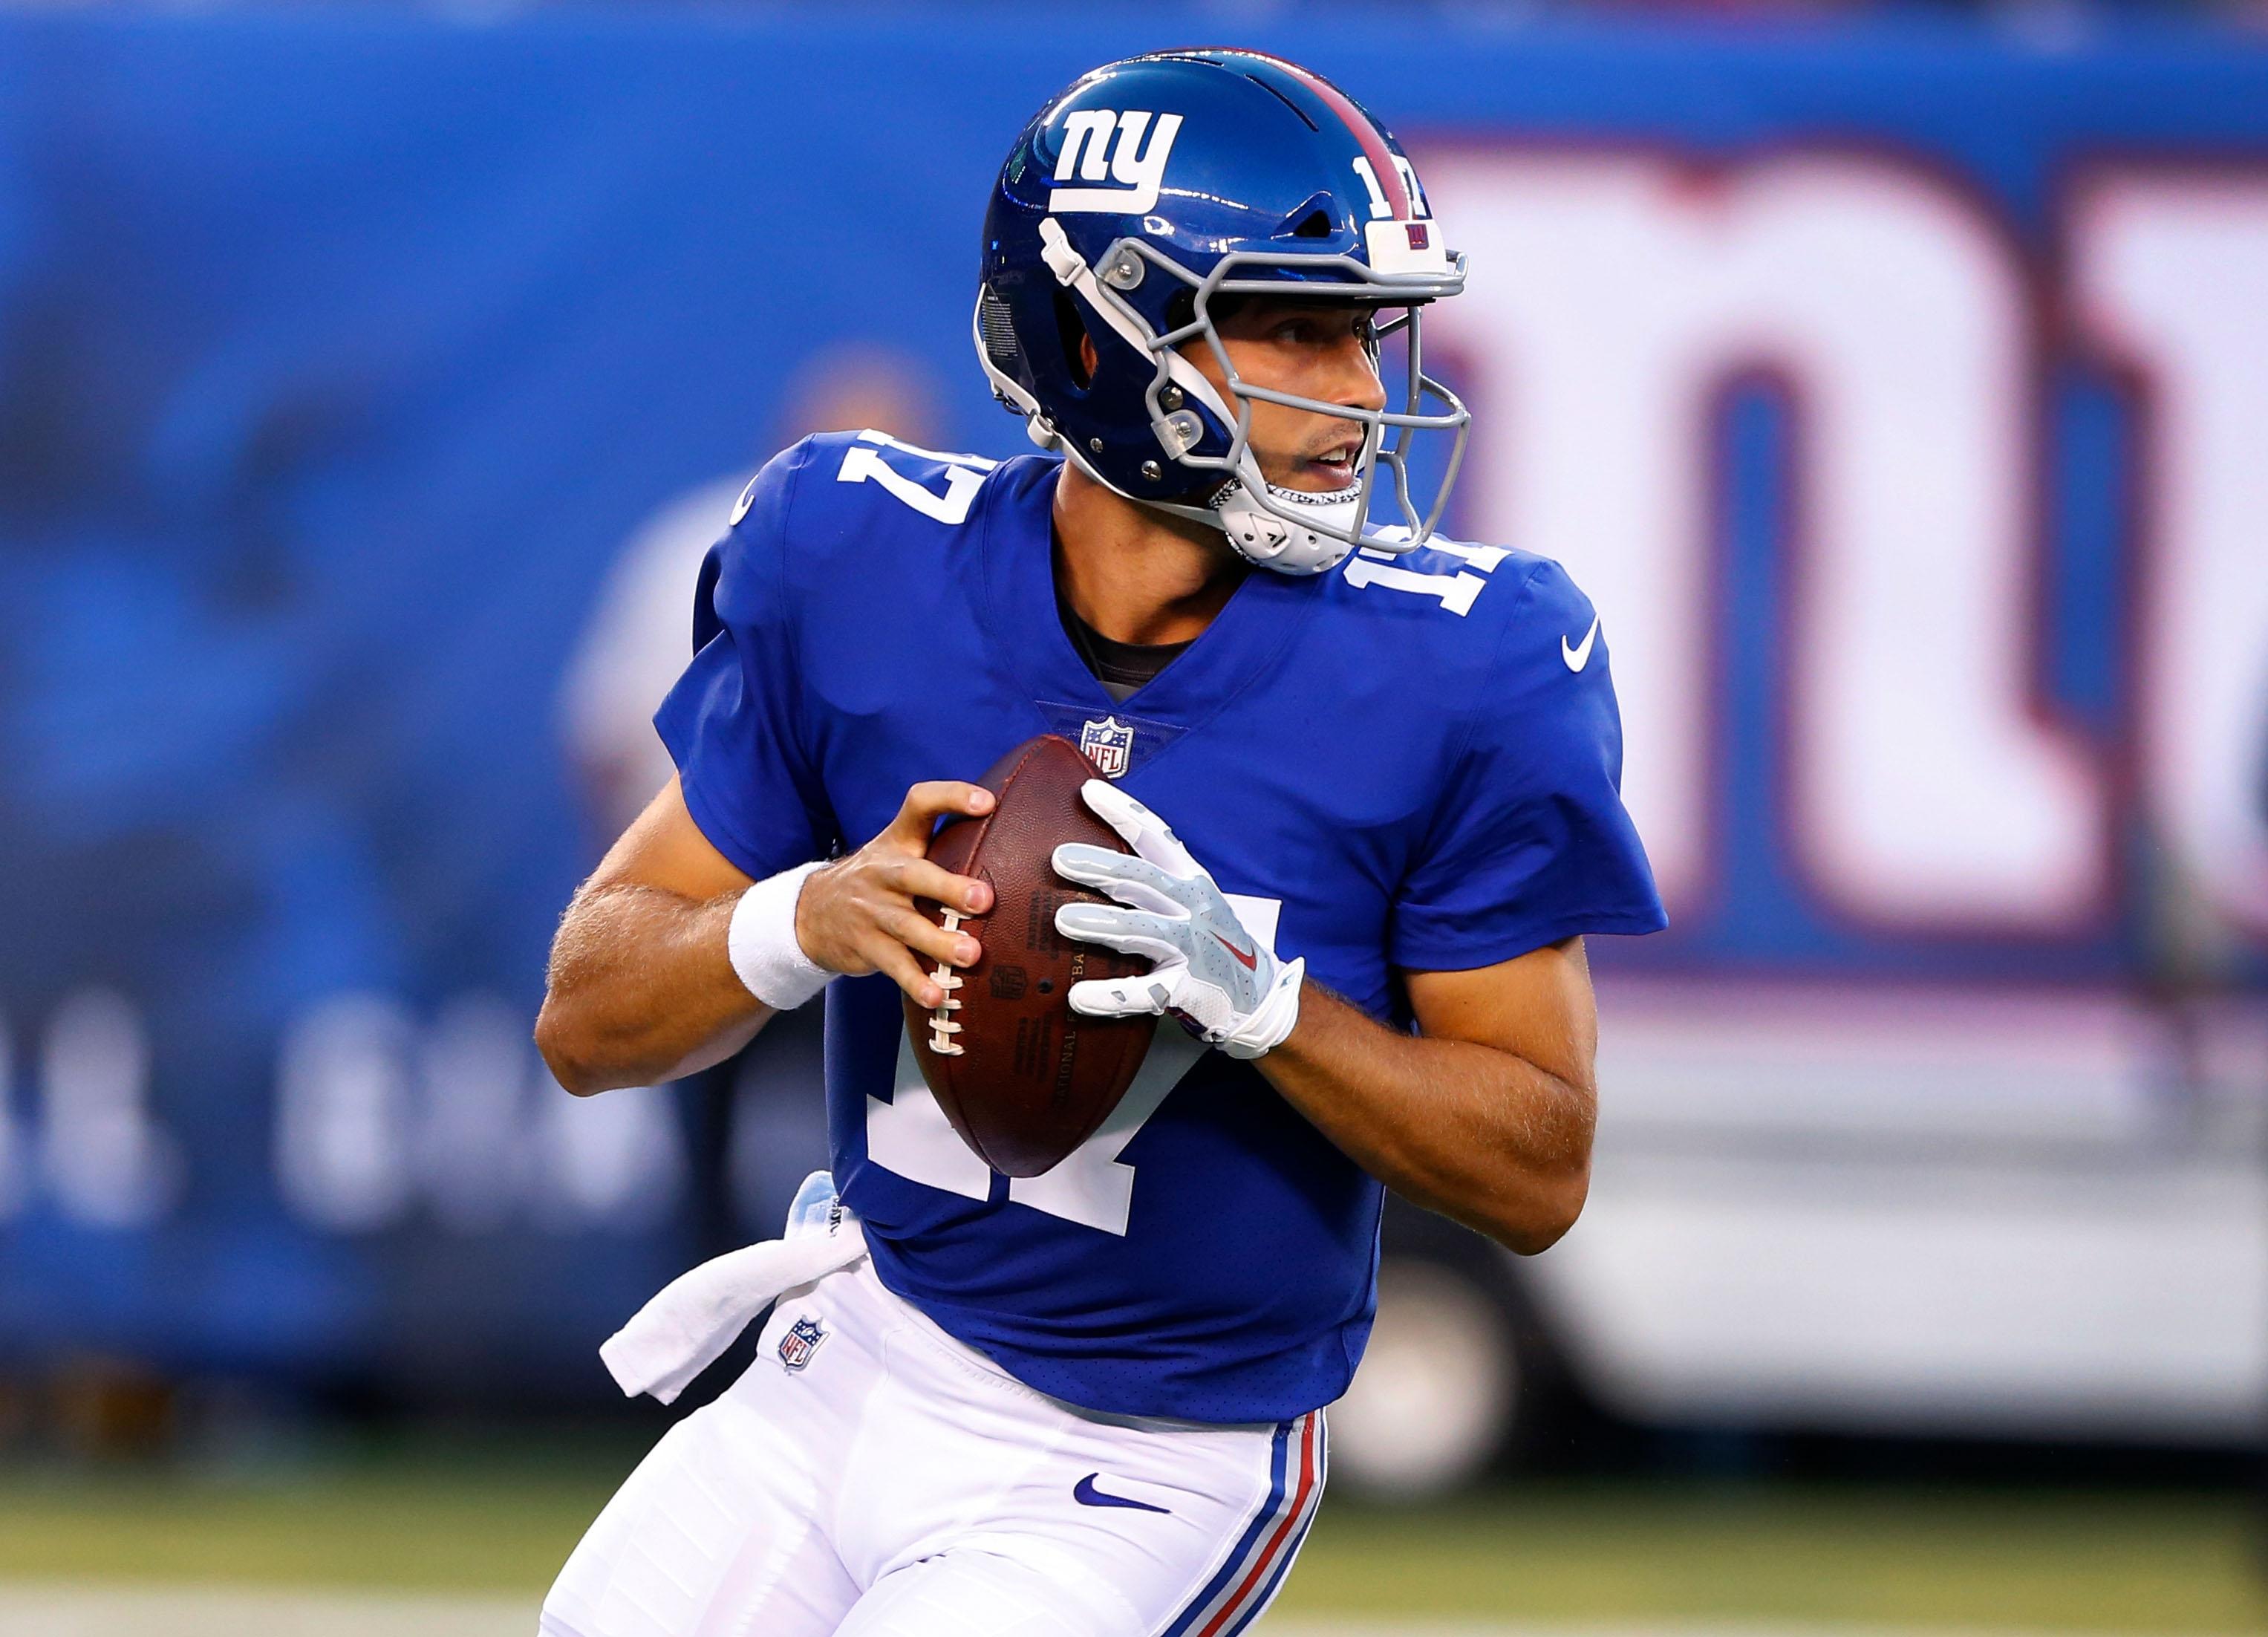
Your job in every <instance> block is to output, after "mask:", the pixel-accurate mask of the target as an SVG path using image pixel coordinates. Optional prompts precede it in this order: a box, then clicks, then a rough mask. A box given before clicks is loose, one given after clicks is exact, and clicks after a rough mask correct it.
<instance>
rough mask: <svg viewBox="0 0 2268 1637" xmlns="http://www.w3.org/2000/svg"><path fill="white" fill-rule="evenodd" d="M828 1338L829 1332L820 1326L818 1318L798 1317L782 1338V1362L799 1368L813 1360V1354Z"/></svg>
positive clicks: (790, 1366) (795, 1368)
mask: <svg viewBox="0 0 2268 1637" xmlns="http://www.w3.org/2000/svg"><path fill="white" fill-rule="evenodd" d="M826 1339H827V1332H826V1331H824V1330H822V1329H821V1328H820V1324H819V1321H818V1320H817V1319H798V1320H796V1322H795V1323H794V1324H791V1325H789V1326H788V1331H787V1334H786V1335H784V1336H783V1337H781V1338H780V1345H779V1355H780V1362H781V1363H782V1364H784V1365H786V1366H787V1368H790V1369H792V1370H799V1369H801V1368H803V1367H804V1366H805V1365H806V1364H808V1363H810V1362H811V1355H812V1354H813V1353H816V1352H818V1351H819V1344H820V1343H821V1342H822V1341H825V1340H826Z"/></svg>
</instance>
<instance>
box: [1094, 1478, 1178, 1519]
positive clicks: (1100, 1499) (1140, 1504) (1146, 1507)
mask: <svg viewBox="0 0 2268 1637" xmlns="http://www.w3.org/2000/svg"><path fill="white" fill-rule="evenodd" d="M1101 1476H1102V1474H1101V1473H1100V1472H1089V1473H1088V1474H1087V1475H1086V1477H1085V1478H1080V1479H1079V1482H1078V1483H1076V1484H1074V1485H1072V1486H1071V1499H1072V1500H1074V1501H1078V1502H1079V1505H1081V1506H1083V1507H1126V1508H1130V1509H1131V1510H1133V1511H1136V1512H1165V1513H1168V1514H1170V1513H1171V1512H1172V1511H1173V1508H1171V1507H1153V1506H1152V1505H1151V1504H1150V1503H1149V1502H1148V1501H1132V1500H1129V1499H1128V1498H1127V1497H1126V1496H1124V1495H1106V1494H1104V1493H1102V1491H1101V1490H1100V1489H1097V1488H1096V1487H1095V1486H1094V1480H1095V1479H1096V1478H1100V1477H1101Z"/></svg>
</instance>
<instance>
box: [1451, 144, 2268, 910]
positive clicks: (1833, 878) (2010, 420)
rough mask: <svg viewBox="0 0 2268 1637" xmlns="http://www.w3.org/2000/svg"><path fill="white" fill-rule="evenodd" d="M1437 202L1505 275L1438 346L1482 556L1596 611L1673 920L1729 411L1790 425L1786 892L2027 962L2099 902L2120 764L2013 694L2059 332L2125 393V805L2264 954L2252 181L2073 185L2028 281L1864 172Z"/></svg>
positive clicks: (1624, 185)
mask: <svg viewBox="0 0 2268 1637" xmlns="http://www.w3.org/2000/svg"><path fill="white" fill-rule="evenodd" d="M1426 174H1427V176H1428V177H1429V178H1430V179H1431V180H1432V188H1433V193H1434V195H1435V197H1436V198H1437V199H1438V200H1440V201H1441V202H1442V212H1443V216H1444V218H1445V219H1447V220H1448V221H1450V222H1452V223H1454V225H1455V228H1456V232H1457V235H1458V243H1459V246H1460V247H1461V248H1463V249H1466V250H1468V251H1469V252H1471V253H1472V254H1473V257H1474V261H1475V262H1476V264H1480V263H1482V262H1484V261H1485V264H1486V265H1487V266H1489V267H1491V268H1494V269H1505V271H1504V272H1503V273H1502V275H1501V276H1499V277H1491V278H1488V279H1485V280H1482V281H1478V282H1476V284H1475V285H1474V286H1473V288H1472V290H1471V291H1469V293H1468V294H1467V295H1466V296H1464V297H1463V298H1462V299H1460V300H1458V301H1457V302H1455V303H1453V304H1451V305H1449V306H1447V307H1445V308H1444V310H1443V313H1442V314H1441V319H1440V330H1441V334H1442V338H1443V340H1444V341H1445V342H1446V343H1447V346H1448V348H1449V349H1450V350H1452V351H1453V352H1454V354H1456V355H1457V356H1458V357H1459V358H1462V359H1464V360H1466V361H1468V362H1469V363H1470V364H1471V365H1475V366H1476V368H1477V369H1478V370H1479V371H1480V372H1481V379H1480V380H1476V381H1475V382H1473V383H1472V385H1473V387H1474V389H1475V390H1476V392H1480V393H1483V394H1484V395H1486V397H1487V399H1488V402H1489V403H1490V406H1491V414H1490V415H1488V416H1486V417H1480V418H1478V419H1476V425H1475V449H1474V452H1473V454H1474V458H1473V459H1472V460H1471V461H1469V463H1468V469H1469V471H1470V472H1472V474H1473V477H1472V478H1471V479H1470V481H1472V482H1473V483H1475V485H1476V490H1477V496H1476V499H1477V505H1478V511H1477V513H1476V518H1477V521H1476V532H1477V533H1479V534H1480V535H1482V536H1483V537H1484V538H1488V539H1496V540H1505V541H1510V542H1516V543H1518V544H1520V545H1521V546H1523V547H1525V548H1528V549H1533V550H1536V551H1540V552H1543V553H1544V554H1545V555H1547V556H1550V557H1557V558H1560V559H1562V560H1564V561H1565V562H1566V563H1567V564H1570V566H1571V567H1572V568H1573V570H1574V571H1575V572H1576V574H1577V576H1578V577H1579V578H1580V579H1581V580H1582V581H1583V582H1584V584H1585V585H1586V586H1587V588H1588V589H1589V590H1590V591H1591V593H1592V594H1593V595H1594V599H1595V600H1596V601H1597V602H1598V604H1599V606H1600V608H1602V610H1603V612H1604V616H1605V624H1606V629H1607V630H1608V632H1609V639H1610V641H1611V642H1612V644H1613V646H1614V663H1615V667H1616V676H1617V683H1618V686H1619V689H1620V692H1621V697H1622V700H1623V705H1624V713H1625V718H1626V721H1627V725H1628V733H1629V745H1630V754H1629V774H1628V794H1629V797H1630V800H1631V807H1632V809H1633V811H1634V813H1635V814H1636V815H1637V817H1638V822H1639V826H1640V828H1641V830H1643V831H1644V832H1645V834H1646V839H1647V844H1648V846H1649V849H1650V850H1651V852H1652V853H1653V858H1654V860H1655V863H1656V866H1657V868H1658V869H1659V871H1660V874H1661V881H1662V884H1663V888H1664V890H1665V892H1666V894H1667V895H1668V897H1669V899H1670V901H1671V905H1672V911H1673V914H1675V911H1677V909H1678V908H1679V907H1680V906H1686V905H1691V904H1692V903H1696V902H1697V900H1699V899H1701V898H1702V897H1704V896H1705V895H1706V894H1707V890H1708V888H1709V886H1710V882H1709V881H1708V879H1707V878H1708V875H1709V872H1710V869H1711V866H1712V835H1711V824H1712V813H1713V811H1714V805H1713V802H1712V768H1713V765H1714V759H1713V757H1712V734H1713V731H1714V724H1715V721H1716V720H1717V718H1718V714H1719V712H1720V710H1721V708H1722V702H1721V695H1720V689H1722V687H1723V686H1724V682H1723V678H1724V676H1725V666H1724V663H1723V660H1724V658H1725V656H1723V655H1722V654H1720V653H1717V652H1716V651H1715V649H1714V645H1715V644H1716V643H1717V642H1718V641H1719V638H1720V636H1721V632H1720V630H1719V624H1718V623H1717V622H1716V620H1715V618H1714V609H1713V605H1712V596H1713V594H1714V589H1715V587H1716V586H1717V584H1718V583H1719V579H1720V576H1719V572H1718V565H1717V564H1715V563H1714V562H1713V561H1712V551H1713V549H1714V542H1712V493H1711V490H1710V482H1709V476H1708V474H1709V473H1710V472H1711V471H1712V461H1711V458H1710V454H1711V451H1710V440H1711V439H1712V437H1713V436H1714V435H1715V431H1716V427H1715V422H1716V420H1717V413H1716V412H1717V410H1718V408H1719V401H1720V397H1721V395H1722V394H1723V393H1724V391H1725V390H1726V388H1727V386H1728V385H1729V384H1730V383H1731V382H1733V381H1734V380H1737V379H1739V378H1741V377H1742V376H1744V375H1749V376H1753V375H1757V374H1764V375H1767V376H1770V377H1771V378H1774V379H1776V380H1778V382H1779V383H1780V384H1781V385H1782V386H1783V387H1784V388H1785V391H1786V395H1787V396H1788V397H1789V399H1790V400H1791V401H1792V402H1793V406H1794V412H1795V416H1796V418H1797V421H1798V423H1799V431H1798V434H1797V445H1798V454H1797V457H1796V458H1797V463H1798V465H1799V467H1800V476H1799V479H1798V482H1797V483H1796V499H1795V501H1794V503H1793V510H1794V517H1793V527H1792V528H1791V529H1790V531H1789V534H1790V535H1791V540H1792V543H1791V546H1790V556H1791V558H1792V563H1791V569H1792V575H1791V578H1792V583H1793V587H1794V589H1793V594H1792V596H1791V599H1790V607H1791V612H1790V614H1789V616H1788V620H1787V627H1788V628H1787V630H1786V634H1785V638H1784V648H1785V652H1784V654H1783V655H1782V656H1780V657H1779V660H1778V664H1779V665H1780V666H1781V667H1784V670H1783V674H1784V675H1785V678H1786V685H1785V688H1784V690H1783V697H1784V700H1785V708H1786V712H1787V717H1786V721H1787V731H1786V743H1785V744H1784V746H1783V747H1782V749H1781V755H1782V756H1783V758H1784V763H1785V766H1786V784H1787V788H1788V790H1789V793H1790V800H1791V815H1790V818H1791V830H1792V834H1793V840H1794V844H1795V847H1796V850H1797V852H1798V855H1799V859H1800V863H1801V865H1802V866H1803V868H1804V870H1805V873H1806V874H1807V875H1808V878H1809V880H1810V883H1811V885H1812V887H1813V888H1814V889H1815V891H1817V892H1818V893H1819V894H1820V895H1821V896H1822V898H1823V900H1824V902H1825V903H1826V905H1827V907H1829V908H1830V909H1831V910H1833V911H1837V912H1838V913H1839V914H1841V915H1844V916H1847V917H1849V918H1852V919H1855V920H1859V921H1862V922H1868V923H1874V924H1878V925H1880V924H1889V925H1897V926H1901V927H1905V928H1909V929H1914V930H1928V929H1930V928H1933V927H1943V928H1945V929H1948V930H1967V929H1970V928H1977V927H1986V928H1991V929H1992V930H1996V931H2000V932H2011V933H2036V934H2044V935H2053V934H2054V933H2057V932H2058V931H2059V930H2062V929H2065V928H2067V927H2070V926H2073V925H2076V924H2079V923H2080V922H2081V921H2083V920H2084V919H2086V918H2088V917H2090V916H2091V915H2092V914H2093V913H2095V911H2099V910H2100V909H2101V908H2102V906H2104V905H2105V904H2106V903H2108V902H2109V899H2110V891H2111V879H2110V878H2111V870H2112V860H2111V854H2110V846H2109V836H2110V814H2111V811H2112V807H2113V804H2114V802H2115V801H2116V800H2117V799H2118V798H2119V797H2120V795H2121V794H2122V793H2123V792H2122V789H2121V776H2120V772H2119V766H2120V764H2121V763H2123V762H2124V761H2125V760H2127V759H2129V758H2126V757H2122V756H2119V755H2117V753H2115V752H2114V751H2113V750H2112V749H2111V748H2109V747H2105V746H2101V745H2090V744H2088V743H2086V742H2084V741H2082V740H2081V739H2080V737H2079V736H2078V735H2077V734H2076V733H2075V732H2073V730H2072V728H2071V727H2070V726H2067V725H2066V724H2065V723H2063V722H2061V721H2059V720H2058V719H2056V718H2055V717H2054V715H2053V714H2052V713H2051V712H2050V711H2049V710H2048V709H2047V708H2046V707H2045V706H2043V703H2042V697H2041V696H2042V689H2041V688H2040V685H2039V678H2040V676H2041V675H2042V674H2043V655H2042V653H2040V652H2039V641H2038V636H2037V633H2038V632H2039V631H2040V630H2041V629H2042V628H2043V622H2042V620H2041V619H2040V617H2039V604H2038V599H2039V595H2040V592H2039V580H2040V576H2039V574H2038V572H2037V567H2038V564H2037V556H2038V553H2039V552H2040V551H2041V550H2042V549H2043V539H2044V538H2045V533H2046V530H2045V520H2043V517H2042V516H2041V514H2040V505H2039V502H2038V498H2037V497H2038V496H2039V495H2040V494H2041V493H2042V492H2043V488H2044V484H2043V479H2042V473H2043V469H2044V462H2045V461H2046V458H2047V451H2046V449H2045V446H2044V437H2043V428H2042V425H2041V417H2040V415H2039V409H2040V404H2041V402H2042V399H2043V389H2042V388H2043V368H2044V365H2045V363H2046V359H2045V358H2044V356H2043V347H2042V345H2041V341H2040V338H2041V337H2042V336H2043V335H2045V336H2052V335H2053V332H2052V331H2051V329H2050V325H2051V322H2052V321H2053V320H2054V319H2056V318H2057V317H2058V314H2059V309H2060V307H2061V306H2062V305H2063V303H2064V302H2065V301H2066V300H2067V299H2074V298H2075V300H2076V305H2077V306H2078V309H2079V311H2080V315H2081V318H2082V321H2083V324H2084V332H2085V333H2084V334H2082V335H2080V336H2076V337H2063V338H2060V339H2061V340H2062V341H2063V342H2064V343H2066V344H2070V345H2073V346H2075V347H2077V348H2079V349H2080V350H2082V351H2084V350H2087V349H2095V350H2101V351H2104V352H2108V353H2109V354H2110V355H2111V358H2112V361H2114V362H2116V363H2118V364H2121V365H2124V366H2126V367H2127V368H2129V369H2131V370H2132V372H2135V373H2137V374H2138V375H2139V377H2140V380H2141V383H2142V385H2143V387H2144V389H2145V390H2144V393H2143V395H2142V397H2141V400H2140V414H2141V418H2142V426H2141V434H2140V435H2141V438H2142V440H2143V444H2144V446H2145V447H2146V448H2147V454H2148V462H2147V465H2148V473H2149V482H2150V484H2151V487H2150V490H2149V492H2148V493H2147V494H2146V495H2145V496H2144V497H2143V501H2142V505H2143V508H2144V516H2143V517H2142V519H2141V542H2140V547H2141V550H2140V557H2141V565H2140V572H2139V580H2140V581H2141V587H2142V596H2143V601H2144V607H2145V608H2146V609H2147V615H2146V617H2145V619H2144V620H2143V622H2142V623H2141V625H2140V629H2139V631H2138V633H2137V634H2138V636H2139V639H2140V642H2141V650H2140V652H2139V654H2138V655H2136V656H2135V672H2136V674H2135V675H2134V676H2133V677H2132V683H2133V687H2134V689H2135V690H2136V697H2138V698H2139V701H2140V704H2139V710H2138V711H2137V712H2134V714H2133V715H2132V717H2131V718H2130V720H2132V723H2133V724H2134V726H2133V728H2132V732H2133V733H2134V734H2135V737H2136V740H2137V741H2138V743H2139V754H2138V755H2137V756H2134V757H2132V758H2131V759H2132V760H2134V761H2135V762H2136V763H2137V772H2138V773H2139V778H2140V780H2141V782H2142V785H2143V788H2142V789H2141V791H2140V793H2139V796H2140V800H2141V801H2142V803H2143V805H2144V808H2145V810H2146V811H2147V814H2148V815H2149V817H2150V818H2151V820H2152V821H2153V823H2154V830H2155V832H2156V834H2157V837H2158V838H2159V840H2160V841H2161V844H2162V845H2163V846H2164V848H2165V849H2166V850H2167V852H2169V855H2170V860H2171V862H2172V863H2173V864H2174V866H2176V869H2177V870H2178V871H2180V872H2182V873H2183V874H2185V875H2187V876H2190V877H2193V878H2194V879H2195V880H2196V881H2198V883H2200V886H2201V889H2202V895H2203V896H2204V897H2205V900H2206V901H2207V902H2208V903H2209V904H2210V906H2211V908H2212V911H2213V912H2214V913H2215V914H2217V915H2219V916H2220V917H2222V918H2226V919H2227V920H2228V922H2229V923H2231V924H2232V925H2250V926H2252V927H2253V928H2255V929H2256V930H2257V929H2260V928H2264V927H2268V818H2264V815H2263V807H2264V806H2268V795H2264V785H2268V768H2264V757H2268V545H2264V543H2263V542H2268V417H2263V416H2262V415H2261V413H2260V412H2259V402H2258V383H2259V382H2260V381H2261V380H2264V379H2268V179H2263V178H2262V177H2260V176H2259V175H2257V173H2256V174H2254V175H2252V176H2250V177H2245V176H2242V175H2240V174H2234V173H2232V174H2230V175H2228V176H2221V177H2214V176H2199V175H2195V174H2184V173H2180V172H2175V171H2158V170H2148V169H2140V170H2109V171H2104V172H2101V173H2096V174H2095V175H2093V176H2091V177H2089V178H2088V180H2087V181H2085V182H2083V183H2082V184H2081V185H2080V186H2079V187H2078V188H2075V189H2073V191H2072V192H2071V193H2069V194H2068V195H2066V204H2068V205H2070V206H2071V207H2072V208H2070V209H2067V210H2066V212H2065V220H2064V222H2063V224H2062V225H2063V226H2064V228H2065V229H2066V232H2065V234H2064V241H2063V242H2064V250H2063V260H2062V262H2060V263H2059V264H2058V266H2056V267H2055V268H2053V269H2050V272H2051V277H2049V278H2045V279H2043V278H2039V277H2035V276H2034V274H2035V269H2033V268H2032V267H2031V266H2030V265H2029V264H2028V262H2026V260H2025V258H2024V256H2023V255H2022V254H2021V251H2020V249H2019V247H2018V246H2017V244H2016V242H2015V241H2014V239H2013V238H2012V237H2011V235H2010V234H2009V233H2008V232H2007V230H2006V228H2005V226H2004V225H2002V224H2001V223H2000V222H1999V221H1998V220H1997V219H1996V218H1994V217H1993V216H1992V215H1991V214H1990V213H1988V212H1987V211H1986V210H1985V209H1984V208H1983V206H1982V205H1981V204H1980V203H1978V202H1977V199H1976V198H1975V197H1974V196H1973V195H1970V194H1969V193H1968V192H1966V191H1965V190H1963V189H1961V188H1956V187H1955V186H1954V185H1952V184H1951V183H1950V182H1948V181H1946V180H1945V179H1943V178H1942V177H1940V176H1939V175H1937V174H1935V173H1932V172H1929V171H1927V170H1925V169H1922V168H1919V167H1918V166H1913V165H1911V164H1906V163H1902V162H1898V161H1896V160H1893V159H1889V158H1886V157H1881V156H1870V155H1867V154H1863V153H1831V152H1826V153H1823V152H1813V153H1786V154H1783V155H1778V156H1775V157H1771V158H1767V159H1760V160H1757V161H1755V162H1753V163H1749V164H1744V165H1740V166H1730V167H1725V168H1718V169H1711V168H1706V167H1700V166H1695V165H1693V164H1690V163H1687V162H1681V161H1679V160H1677V159H1672V158H1670V157H1668V156H1650V155H1646V154H1642V153H1614V154H1603V155H1602V154H1588V155H1586V154H1569V153H1566V152H1564V151H1562V152H1534V153H1529V152H1521V151H1503V150H1490V151H1458V150H1454V149H1451V150H1448V151H1444V152H1442V153H1440V154H1437V155H1435V156H1433V157H1432V159H1430V161H1429V163H1428V165H1427V166H1426Z"/></svg>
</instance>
